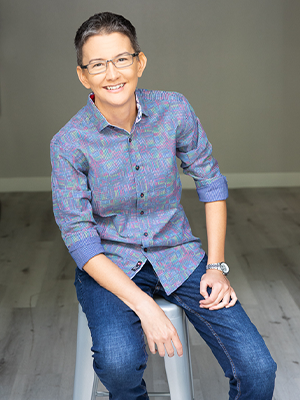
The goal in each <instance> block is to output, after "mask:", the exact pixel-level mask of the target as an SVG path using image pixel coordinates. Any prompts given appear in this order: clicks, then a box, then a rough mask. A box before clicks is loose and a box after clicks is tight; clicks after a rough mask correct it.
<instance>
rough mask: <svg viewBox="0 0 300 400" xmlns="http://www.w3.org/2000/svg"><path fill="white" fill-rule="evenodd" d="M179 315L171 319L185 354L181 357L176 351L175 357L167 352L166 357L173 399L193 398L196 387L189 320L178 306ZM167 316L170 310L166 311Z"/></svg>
mask: <svg viewBox="0 0 300 400" xmlns="http://www.w3.org/2000/svg"><path fill="white" fill-rule="evenodd" d="M178 309H179V310H180V313H179V315H178V316H176V317H174V316H171V318H170V320H171V322H172V324H173V325H174V327H175V329H176V330H177V333H178V336H179V338H180V341H181V343H182V346H183V356H182V357H179V356H178V355H177V353H176V351H175V355H174V357H169V356H168V355H167V354H166V355H165V357H164V361H165V369H166V374H167V378H168V384H169V389H170V395H171V396H170V397H171V400H183V399H184V400H193V398H194V388H193V379H192V369H191V361H190V360H191V359H190V348H189V342H188V330H187V320H186V316H185V314H184V312H183V310H182V309H181V308H180V307H178ZM164 311H165V310H164ZM165 313H166V315H167V317H169V316H168V310H166V311H165Z"/></svg>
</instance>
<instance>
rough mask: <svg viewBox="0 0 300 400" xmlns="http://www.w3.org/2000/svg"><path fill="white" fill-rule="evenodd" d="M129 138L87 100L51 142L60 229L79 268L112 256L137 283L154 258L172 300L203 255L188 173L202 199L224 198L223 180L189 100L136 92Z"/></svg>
mask: <svg viewBox="0 0 300 400" xmlns="http://www.w3.org/2000/svg"><path fill="white" fill-rule="evenodd" d="M136 98H137V106H138V115H137V118H136V121H135V123H134V125H133V127H132V130H131V132H130V133H129V132H127V131H125V130H123V129H120V128H118V127H116V126H112V125H110V124H109V123H108V122H107V121H106V119H105V118H104V117H103V116H102V114H101V113H100V111H99V110H98V109H97V107H96V106H95V104H94V102H93V95H90V96H89V99H88V102H87V105H86V106H85V107H84V108H82V109H81V110H80V111H79V112H78V113H77V114H76V115H75V116H74V117H73V118H72V119H71V120H70V121H69V122H68V123H67V124H66V125H65V126H64V127H63V128H62V129H61V130H60V131H59V132H58V133H57V134H56V135H55V136H54V138H53V139H52V141H51V160H52V168H53V169H52V191H53V208H54V215H55V218H56V222H57V224H58V226H59V228H60V230H61V232H62V237H63V239H64V241H65V244H66V246H67V247H68V249H69V252H70V254H71V255H72V257H73V258H74V260H75V262H76V264H77V266H78V267H79V268H82V267H83V266H84V265H85V263H86V262H87V261H88V260H89V259H91V258H92V257H94V256H95V255H97V254H100V253H105V255H106V256H107V257H108V258H110V259H111V260H112V261H113V262H114V263H115V264H117V265H118V266H119V267H120V268H121V269H122V270H123V271H124V272H125V273H126V274H127V275H128V276H129V277H130V278H132V277H133V276H134V275H135V274H136V273H137V272H138V271H139V270H140V269H141V268H142V266H143V265H144V263H145V262H146V260H147V259H148V260H149V261H150V263H151V264H152V266H153V268H154V270H155V272H156V274H157V276H158V277H159V279H160V282H161V284H162V285H163V287H164V289H165V291H166V292H167V294H170V293H172V292H173V291H174V290H175V289H176V288H177V287H178V286H180V285H181V284H182V283H183V282H184V281H185V280H186V279H187V278H188V277H189V275H190V274H191V273H192V272H193V270H194V269H195V268H196V267H197V266H198V264H199V263H200V261H201V260H202V258H203V256H204V250H203V249H202V248H201V242H200V240H199V239H198V238H196V237H194V236H193V235H192V232H191V228H190V225H189V222H188V220H187V217H186V215H185V213H184V210H183V208H182V206H181V204H180V197H181V182H180V177H179V172H178V169H177V163H176V156H177V157H178V158H179V159H180V160H181V167H182V168H183V172H184V173H185V174H187V175H190V176H191V177H193V178H194V180H195V184H196V190H197V192H198V196H199V199H200V201H202V202H210V201H216V200H224V199H226V198H227V196H228V189H227V182H226V178H225V177H224V176H223V175H221V173H220V171H219V167H218V163H217V161H216V160H215V159H214V158H213V157H212V155H211V152H212V147H211V144H210V143H209V142H208V140H207V137H206V134H205V132H204V130H203V128H202V126H201V124H200V121H199V120H198V118H197V117H196V115H195V113H194V111H193V109H192V107H191V106H190V105H189V103H188V102H187V100H186V99H185V98H184V96H182V95H180V94H178V93H171V92H160V91H148V90H143V89H137V90H136Z"/></svg>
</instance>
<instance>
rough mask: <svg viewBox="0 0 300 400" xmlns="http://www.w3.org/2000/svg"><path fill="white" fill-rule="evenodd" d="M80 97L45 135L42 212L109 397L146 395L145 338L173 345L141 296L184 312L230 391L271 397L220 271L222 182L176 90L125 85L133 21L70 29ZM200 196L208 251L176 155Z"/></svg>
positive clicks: (130, 70)
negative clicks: (51, 217) (48, 191)
mask: <svg viewBox="0 0 300 400" xmlns="http://www.w3.org/2000/svg"><path fill="white" fill-rule="evenodd" d="M75 46H76V50H77V62H78V66H77V73H78V77H79V80H80V81H81V83H82V84H83V85H84V86H85V87H86V88H87V89H91V91H92V94H91V95H90V96H89V98H88V103H87V105H86V106H85V107H84V108H83V109H82V110H80V111H79V112H78V113H77V114H76V115H75V116H74V117H73V118H72V119H71V120H70V121H69V122H68V123H67V125H66V126H65V127H64V128H62V129H61V131H60V132H59V133H58V134H57V135H55V137H54V138H53V140H52V142H51V158H52V166H53V173H52V188H53V203H54V214H55V217H56V221H57V223H58V225H59V227H60V229H61V232H62V236H63V239H64V241H65V243H66V245H67V247H68V249H69V251H70V254H71V255H72V256H73V258H74V260H75V262H76V264H77V267H78V268H77V269H76V280H75V286H76V290H77V296H78V300H79V302H80V303H81V305H82V308H83V311H84V312H85V313H86V316H87V319H88V322H89V327H90V330H91V334H92V339H93V348H92V350H93V352H94V369H95V371H96V373H97V375H98V376H99V378H100V380H101V381H102V383H103V384H104V385H105V386H106V388H107V389H108V390H109V392H110V396H111V397H110V398H111V399H114V400H134V399H135V400H137V399H142V398H143V399H145V398H148V395H147V391H146V385H145V382H144V380H143V372H144V370H145V368H146V362H147V353H146V351H145V343H144V333H145V335H146V337H147V341H148V345H149V349H150V351H151V352H152V353H155V352H156V347H157V351H158V352H159V354H160V356H163V355H164V354H165V351H166V352H167V353H168V355H169V356H170V357H172V356H173V355H174V348H173V345H174V347H175V350H176V351H177V353H178V355H182V346H181V343H180V340H179V338H178V335H177V332H176V330H175V328H174V327H173V326H172V324H171V322H170V321H169V320H168V318H167V317H166V316H165V314H164V313H163V311H162V310H161V309H160V308H159V307H158V306H157V304H156V303H155V302H154V300H153V295H154V294H159V295H161V296H163V297H165V298H166V299H167V300H168V301H170V302H173V303H176V304H178V305H180V306H181V307H183V308H184V309H185V312H186V314H187V316H188V318H189V320H190V321H191V323H192V324H193V325H194V326H195V328H196V330H197V331H198V332H199V333H200V335H201V336H202V337H203V339H204V340H205V341H206V342H207V344H208V345H209V346H210V348H211V350H212V351H213V353H214V355H215V356H216V358H217V360H218V362H219V363H220V365H221V366H222V368H223V370H224V372H225V375H226V376H227V377H228V378H229V379H230V391H229V398H230V399H240V400H246V399H249V400H250V399H251V400H253V399H255V400H260V399H261V400H268V399H271V398H272V393H273V388H274V379H275V370H276V364H275V363H274V361H273V360H272V358H271V356H270V354H269V352H268V350H267V348H266V346H265V344H264V341H263V340H262V338H261V336H260V335H259V333H258V332H257V330H256V328H255V327H254V326H253V324H252V323H251V322H250V320H249V319H248V317H247V315H246V314H245V312H244V311H243V309H242V307H241V305H240V303H239V302H238V301H237V297H236V294H235V292H234V290H233V288H232V287H231V286H230V283H229V281H228V279H227V277H226V274H227V273H228V270H229V268H228V266H227V264H225V263H224V245H225V231H226V203H225V199H226V198H227V193H228V191H227V183H226V179H225V177H224V176H222V175H221V173H220V171H219V167H218V164H217V162H216V160H215V159H214V158H213V157H212V155H211V152H212V148H211V145H210V143H209V142H208V140H207V137H206V135H205V132H204V131H203V129H202V127H201V124H200V121H199V120H198V119H197V117H196V116H195V114H194V111H193V109H192V108H191V106H190V105H189V103H188V102H187V100H186V99H185V98H184V97H183V96H182V95H180V94H178V93H167V92H159V91H147V90H141V89H137V82H138V78H139V77H141V76H142V73H143V71H144V69H145V67H146V63H147V59H146V56H145V55H144V53H142V52H141V50H140V48H139V45H138V42H137V38H136V32H135V28H134V27H133V26H132V25H131V23H130V22H129V21H128V20H126V19H125V18H124V17H122V16H120V15H115V14H112V13H100V14H97V15H94V16H93V17H91V18H90V19H89V20H87V21H85V22H84V23H83V24H82V26H81V27H80V28H79V29H78V31H77V34H76V38H75ZM176 156H177V157H178V158H179V159H180V160H181V166H182V168H183V172H184V173H186V174H188V175H190V176H192V177H193V178H194V180H195V184H196V189H197V192H198V195H199V199H200V201H202V202H204V203H205V212H206V221H207V237H208V255H207V256H206V254H205V252H204V251H203V249H202V248H201V242H200V240H199V239H198V238H196V237H194V236H193V235H192V233H191V229H190V226H189V223H188V221H187V218H186V216H185V213H184V211H183V209H182V206H181V205H180V195H181V184H180V179H179V174H178V170H177V164H176Z"/></svg>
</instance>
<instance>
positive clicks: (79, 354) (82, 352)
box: [73, 305, 94, 400]
mask: <svg viewBox="0 0 300 400" xmlns="http://www.w3.org/2000/svg"><path fill="white" fill-rule="evenodd" d="M91 347H92V338H91V333H90V330H89V327H88V322H87V319H86V316H85V314H84V312H83V311H82V308H81V306H80V305H79V308H78V327H77V350H76V365H75V377H74V391H73V400H91V399H92V396H93V397H94V393H93V388H94V369H93V362H92V351H91Z"/></svg>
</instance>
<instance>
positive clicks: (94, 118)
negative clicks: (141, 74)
mask: <svg viewBox="0 0 300 400" xmlns="http://www.w3.org/2000/svg"><path fill="white" fill-rule="evenodd" d="M135 98H136V105H137V110H138V113H137V116H136V120H135V123H136V124H137V123H139V122H140V121H141V119H142V116H143V115H145V116H146V117H147V116H148V109H147V105H146V103H145V101H144V99H143V96H142V92H141V90H139V89H137V90H136V93H135ZM94 101H95V95H94V93H90V95H89V97H88V101H87V105H86V109H87V114H88V116H89V119H90V121H91V122H92V123H93V124H94V125H96V127H97V129H98V131H99V132H100V131H102V130H103V129H104V128H106V127H107V126H111V125H110V123H109V122H107V120H106V119H105V117H104V116H103V115H102V114H101V112H100V111H99V109H98V108H97V107H96V105H95V102H94Z"/></svg>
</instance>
